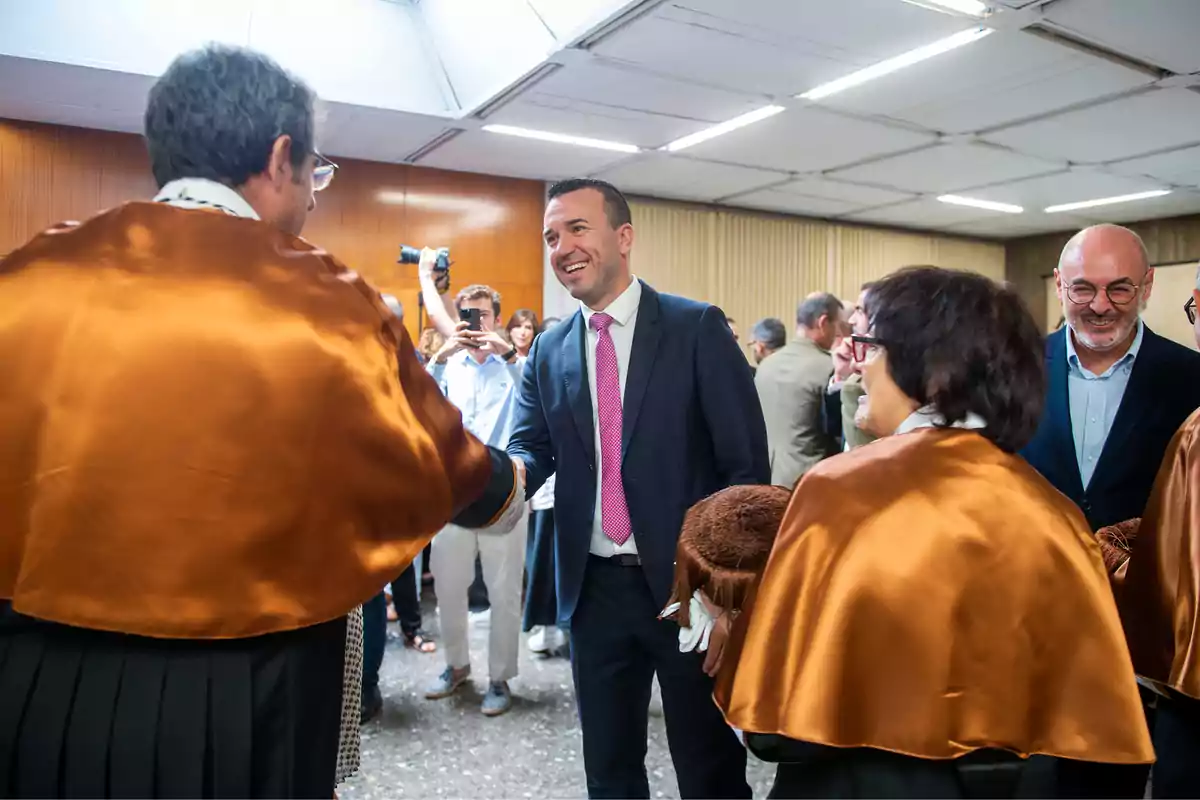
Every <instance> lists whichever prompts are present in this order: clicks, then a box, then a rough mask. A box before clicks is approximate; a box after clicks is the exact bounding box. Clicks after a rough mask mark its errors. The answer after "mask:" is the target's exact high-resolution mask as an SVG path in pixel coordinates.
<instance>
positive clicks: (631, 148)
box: [483, 125, 641, 153]
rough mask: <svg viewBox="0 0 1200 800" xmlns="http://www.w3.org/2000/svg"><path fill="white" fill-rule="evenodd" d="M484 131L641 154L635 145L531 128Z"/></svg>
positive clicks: (494, 127)
mask: <svg viewBox="0 0 1200 800" xmlns="http://www.w3.org/2000/svg"><path fill="white" fill-rule="evenodd" d="M483 129H484V130H485V131H487V132H488V133H503V134H504V135H505V136H520V137H521V138H524V139H537V140H538V141H542V142H554V143H556V144H574V145H578V146H579V147H594V148H596V149H597V150H612V151H614V152H617V153H640V152H641V148H639V147H638V146H637V145H635V144H623V143H622V142H609V141H605V140H604V139H589V138H587V137H586V136H571V135H569V134H566V133H552V132H550V131H535V130H530V129H529V128H514V127H513V126H511V125H484V126H483Z"/></svg>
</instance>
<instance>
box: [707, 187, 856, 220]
mask: <svg viewBox="0 0 1200 800" xmlns="http://www.w3.org/2000/svg"><path fill="white" fill-rule="evenodd" d="M727 205H731V206H738V207H740V208H757V209H760V210H762V211H778V212H780V213H782V214H799V215H801V216H806V217H834V216H837V215H839V214H845V213H847V212H850V211H855V210H858V209H860V208H862V207H863V206H862V204H861V203H849V202H846V201H845V200H834V199H832V198H829V197H812V196H809V195H802V194H795V193H793V192H781V191H778V190H775V189H765V190H763V191H761V192H750V193H748V194H743V195H738V196H737V197H736V198H734V199H732V200H730V201H728V203H727Z"/></svg>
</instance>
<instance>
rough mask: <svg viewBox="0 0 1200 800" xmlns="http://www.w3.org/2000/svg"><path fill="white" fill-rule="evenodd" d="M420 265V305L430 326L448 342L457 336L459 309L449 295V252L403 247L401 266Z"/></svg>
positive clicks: (446, 250) (418, 269) (445, 249)
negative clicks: (427, 314)
mask: <svg viewBox="0 0 1200 800" xmlns="http://www.w3.org/2000/svg"><path fill="white" fill-rule="evenodd" d="M414 262H417V263H418V266H417V280H418V281H420V284H421V304H422V305H423V306H424V307H425V310H426V311H428V312H429V324H430V325H432V326H433V328H434V329H435V330H436V331H437V332H438V333H440V334H441V335H442V337H443V338H445V339H447V340H449V339H450V338H451V337H452V336H454V335H455V334H456V333H457V332H458V329H457V327H458V322H459V320H458V318H457V317H458V308H457V306H456V304H455V302H454V300H453V299H452V296H451V295H450V251H449V249H448V248H444V247H443V248H441V249H440V250H435V249H433V248H432V247H424V248H422V249H421V250H419V251H418V250H417V249H416V248H415V247H407V246H401V247H400V260H399V263H401V264H412V263H414Z"/></svg>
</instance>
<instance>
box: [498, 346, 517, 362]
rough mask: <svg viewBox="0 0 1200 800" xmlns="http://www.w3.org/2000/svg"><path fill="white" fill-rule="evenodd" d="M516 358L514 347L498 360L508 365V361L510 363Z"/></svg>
mask: <svg viewBox="0 0 1200 800" xmlns="http://www.w3.org/2000/svg"><path fill="white" fill-rule="evenodd" d="M516 357H517V348H515V347H514V348H513V349H512V350H509V351H508V352H507V353H505V354H504V355H502V356H500V359H501V360H502V361H504V362H505V363H508V362H509V361H512V360H513V359H514V358H516Z"/></svg>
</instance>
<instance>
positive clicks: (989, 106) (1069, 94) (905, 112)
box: [820, 30, 1155, 133]
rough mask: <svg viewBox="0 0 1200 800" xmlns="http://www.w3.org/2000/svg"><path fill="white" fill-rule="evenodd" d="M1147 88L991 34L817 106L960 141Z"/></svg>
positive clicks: (1049, 49)
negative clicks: (971, 134)
mask: <svg viewBox="0 0 1200 800" xmlns="http://www.w3.org/2000/svg"><path fill="white" fill-rule="evenodd" d="M1154 80H1155V78H1154V77H1153V76H1151V75H1149V74H1147V73H1145V72H1142V71H1139V70H1135V69H1132V68H1130V67H1127V66H1121V65H1118V64H1115V63H1113V62H1111V61H1107V60H1105V59H1101V58H1098V57H1096V56H1092V55H1088V54H1086V53H1083V52H1081V51H1079V50H1075V49H1071V48H1067V47H1064V46H1062V45H1059V44H1054V43H1052V42H1048V41H1046V40H1044V39H1039V38H1037V37H1035V36H1031V35H1030V34H1028V33H1023V32H1021V31H1015V30H1014V31H998V32H996V33H993V34H992V35H990V36H988V37H987V38H985V39H981V40H979V41H977V42H973V43H971V44H969V45H966V46H964V47H960V48H958V49H956V50H952V51H950V52H948V53H944V54H942V55H940V56H938V57H936V58H931V59H929V60H928V61H924V62H921V63H919V64H915V65H913V66H911V67H909V68H907V69H903V70H899V71H898V72H894V73H892V74H891V75H887V76H884V77H883V78H880V79H878V80H874V81H870V82H869V83H866V84H863V85H862V86H858V87H855V88H852V89H848V90H846V91H844V92H840V93H838V94H835V95H831V96H830V97H828V98H827V99H825V100H822V101H820V102H821V103H822V104H824V105H827V106H829V107H831V108H842V109H846V110H849V111H856V112H858V113H863V114H882V115H884V116H889V117H892V118H894V119H900V120H904V121H906V122H911V123H913V124H919V125H923V126H925V127H928V128H931V129H933V130H938V131H942V132H944V133H965V132H974V131H979V130H983V129H985V128H992V127H996V126H998V125H1001V124H1004V123H1007V122H1012V121H1014V120H1019V119H1027V118H1029V117H1033V116H1035V115H1038V114H1044V113H1046V112H1048V111H1053V110H1055V109H1058V108H1063V107H1065V106H1069V105H1073V104H1076V103H1081V102H1085V101H1088V100H1094V99H1097V98H1100V97H1105V96H1109V95H1113V94H1116V93H1118V92H1122V91H1126V90H1129V89H1133V88H1136V87H1138V86H1146V85H1149V84H1150V83H1152V82H1153V81H1154Z"/></svg>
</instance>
